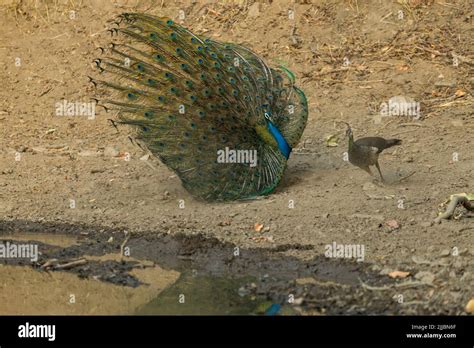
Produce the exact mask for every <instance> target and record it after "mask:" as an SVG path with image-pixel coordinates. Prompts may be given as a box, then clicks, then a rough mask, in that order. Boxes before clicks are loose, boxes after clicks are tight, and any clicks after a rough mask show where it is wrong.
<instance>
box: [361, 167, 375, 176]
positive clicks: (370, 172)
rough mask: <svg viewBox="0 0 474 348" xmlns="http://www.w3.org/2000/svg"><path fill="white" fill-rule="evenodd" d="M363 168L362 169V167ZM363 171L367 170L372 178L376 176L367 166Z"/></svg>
mask: <svg viewBox="0 0 474 348" xmlns="http://www.w3.org/2000/svg"><path fill="white" fill-rule="evenodd" d="M361 168H362V167H361ZM362 169H363V170H365V171H366V172H367V173H369V175H370V176H374V174H372V171H371V170H370V167H369V166H367V167H364V168H362Z"/></svg>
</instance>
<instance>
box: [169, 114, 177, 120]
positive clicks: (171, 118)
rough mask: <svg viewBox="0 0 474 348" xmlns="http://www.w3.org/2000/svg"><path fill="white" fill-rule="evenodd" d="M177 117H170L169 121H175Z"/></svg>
mask: <svg viewBox="0 0 474 348" xmlns="http://www.w3.org/2000/svg"><path fill="white" fill-rule="evenodd" d="M175 119H176V117H175V116H174V115H168V120H170V121H174V120H175Z"/></svg>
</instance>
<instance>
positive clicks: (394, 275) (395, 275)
mask: <svg viewBox="0 0 474 348" xmlns="http://www.w3.org/2000/svg"><path fill="white" fill-rule="evenodd" d="M409 275H410V272H403V271H393V272H390V273H389V274H388V276H389V277H390V278H406V277H408V276H409Z"/></svg>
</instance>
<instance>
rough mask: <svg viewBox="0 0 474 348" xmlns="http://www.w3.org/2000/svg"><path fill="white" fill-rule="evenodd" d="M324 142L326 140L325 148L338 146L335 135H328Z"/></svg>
mask: <svg viewBox="0 0 474 348" xmlns="http://www.w3.org/2000/svg"><path fill="white" fill-rule="evenodd" d="M325 140H326V146H328V147H336V146H337V145H338V143H337V141H338V138H337V135H335V134H332V135H328V136H327V137H326V139H325Z"/></svg>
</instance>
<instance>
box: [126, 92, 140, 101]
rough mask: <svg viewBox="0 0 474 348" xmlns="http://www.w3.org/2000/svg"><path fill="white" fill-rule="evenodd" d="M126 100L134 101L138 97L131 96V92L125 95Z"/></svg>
mask: <svg viewBox="0 0 474 348" xmlns="http://www.w3.org/2000/svg"><path fill="white" fill-rule="evenodd" d="M127 98H128V99H130V100H135V99H137V98H138V97H137V96H136V95H135V94H133V93H132V92H129V93H128V94H127Z"/></svg>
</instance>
